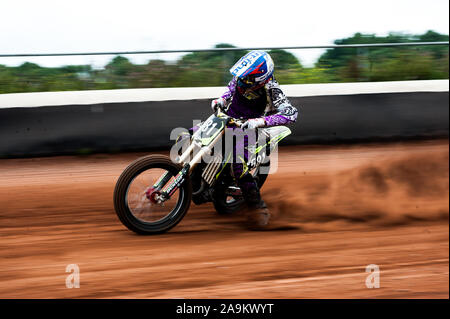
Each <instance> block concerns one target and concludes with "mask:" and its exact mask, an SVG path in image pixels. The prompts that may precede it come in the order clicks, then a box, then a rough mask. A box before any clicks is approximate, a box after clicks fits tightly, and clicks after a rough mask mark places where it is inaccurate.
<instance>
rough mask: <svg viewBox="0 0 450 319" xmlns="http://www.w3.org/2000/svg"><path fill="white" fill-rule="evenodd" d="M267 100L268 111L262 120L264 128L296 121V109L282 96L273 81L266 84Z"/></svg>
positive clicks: (281, 92)
mask: <svg viewBox="0 0 450 319" xmlns="http://www.w3.org/2000/svg"><path fill="white" fill-rule="evenodd" d="M266 90H267V93H268V98H269V109H268V110H267V111H266V114H265V116H264V120H265V122H266V126H267V127H269V126H276V125H288V124H292V123H294V122H295V121H296V120H297V115H298V111H297V108H295V107H294V106H292V104H291V102H289V100H288V99H287V97H286V95H284V93H283V91H282V90H281V88H280V85H279V84H278V82H277V81H276V80H275V79H273V80H271V81H270V82H269V83H267V84H266Z"/></svg>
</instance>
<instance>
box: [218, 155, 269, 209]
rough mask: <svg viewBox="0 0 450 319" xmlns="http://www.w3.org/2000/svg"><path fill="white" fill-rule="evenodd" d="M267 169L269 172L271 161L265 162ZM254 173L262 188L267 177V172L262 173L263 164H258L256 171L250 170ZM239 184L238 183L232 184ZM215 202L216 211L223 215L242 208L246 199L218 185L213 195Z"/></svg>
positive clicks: (259, 186) (257, 182)
mask: <svg viewBox="0 0 450 319" xmlns="http://www.w3.org/2000/svg"><path fill="white" fill-rule="evenodd" d="M264 168H265V171H266V172H267V171H268V170H269V169H270V161H269V162H267V163H266V164H264ZM250 173H251V174H252V175H253V178H254V179H255V180H256V184H257V185H258V188H259V189H261V188H262V186H263V185H264V182H265V181H266V179H267V174H262V173H261V166H258V168H256V169H255V170H254V171H252V172H250ZM231 186H237V185H231ZM213 204H214V208H215V209H216V211H217V212H218V213H219V214H221V215H227V214H232V213H234V212H236V211H238V210H240V209H241V208H243V207H244V204H245V201H244V198H243V197H242V196H241V195H239V196H235V195H228V194H227V193H226V191H225V189H223V188H220V187H217V188H216V190H215V192H214V196H213Z"/></svg>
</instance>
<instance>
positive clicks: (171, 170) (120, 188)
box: [114, 110, 291, 234]
mask: <svg viewBox="0 0 450 319" xmlns="http://www.w3.org/2000/svg"><path fill="white" fill-rule="evenodd" d="M242 123H243V122H242V121H241V120H239V119H234V118H231V117H229V116H227V115H226V114H224V113H222V112H221V111H220V110H218V111H217V112H216V114H212V115H211V116H210V117H209V118H208V119H207V120H206V121H204V122H202V123H200V126H199V129H198V130H197V131H196V132H195V133H193V134H192V135H191V136H190V139H188V140H187V141H188V142H190V144H189V145H188V146H187V147H186V148H185V149H184V151H183V152H179V153H178V155H179V156H178V157H177V158H176V159H175V161H172V160H171V159H170V157H169V156H164V155H148V156H144V157H141V158H139V159H137V160H135V161H134V162H133V163H131V164H130V165H129V166H128V167H127V168H126V169H125V170H124V171H123V173H122V174H121V175H120V177H119V179H118V181H117V183H116V187H115V189H114V208H115V211H116V214H117V216H118V217H119V219H120V221H121V222H122V223H123V224H124V225H125V226H126V227H127V228H128V229H130V230H132V231H134V232H136V233H138V234H159V233H164V232H166V231H168V230H170V229H171V228H172V227H174V226H175V225H177V224H178V223H179V222H180V221H181V220H182V219H183V217H184V216H185V214H186V213H187V211H188V209H189V207H190V204H191V201H193V202H194V203H195V204H197V205H199V204H202V203H205V202H213V204H214V208H215V209H216V211H217V212H218V213H219V214H229V213H233V212H235V211H237V210H239V209H241V208H242V207H243V205H244V199H243V197H242V193H241V190H240V188H239V187H238V186H237V184H236V182H235V179H234V177H233V175H232V170H231V162H232V158H233V156H232V153H231V152H228V153H229V154H227V153H226V152H225V153H223V152H217V154H213V153H216V152H214V151H213V150H214V146H215V145H216V144H217V143H218V142H219V141H221V139H222V138H223V136H224V135H225V134H224V133H225V131H226V128H229V127H240V125H242ZM259 131H260V132H262V133H263V135H264V141H265V142H264V143H265V144H264V143H261V144H264V145H258V143H259V142H260V141H261V140H260V139H258V142H257V143H256V144H255V145H252V146H249V147H248V152H249V153H248V154H249V156H248V161H247V163H246V165H247V168H248V170H249V172H250V173H251V174H252V175H253V176H254V178H255V179H256V181H257V183H258V186H259V188H261V187H262V186H263V184H264V182H265V181H266V178H267V173H268V171H269V169H270V152H271V151H273V150H274V149H275V147H276V146H277V144H278V142H279V141H280V140H281V139H283V138H284V137H286V136H288V135H289V134H291V131H290V129H289V128H287V127H285V126H276V127H271V128H264V129H260V130H259ZM222 154H223V156H222ZM207 156H209V158H210V160H208V161H204V160H203V159H204V157H207Z"/></svg>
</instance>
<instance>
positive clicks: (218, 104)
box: [211, 97, 225, 112]
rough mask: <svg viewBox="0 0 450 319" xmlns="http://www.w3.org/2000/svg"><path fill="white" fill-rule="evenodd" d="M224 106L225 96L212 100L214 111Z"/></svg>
mask: <svg viewBox="0 0 450 319" xmlns="http://www.w3.org/2000/svg"><path fill="white" fill-rule="evenodd" d="M224 107H225V99H224V98H221V97H219V98H218V99H215V100H212V102H211V109H212V110H213V112H216V111H217V109H218V108H220V109H221V110H223V108H224Z"/></svg>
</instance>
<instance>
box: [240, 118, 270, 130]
mask: <svg viewBox="0 0 450 319" xmlns="http://www.w3.org/2000/svg"><path fill="white" fill-rule="evenodd" d="M264 126H266V121H265V120H264V118H262V117H259V118H256V119H249V120H247V121H245V122H244V124H242V125H241V129H243V130H244V129H255V128H258V127H264Z"/></svg>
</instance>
